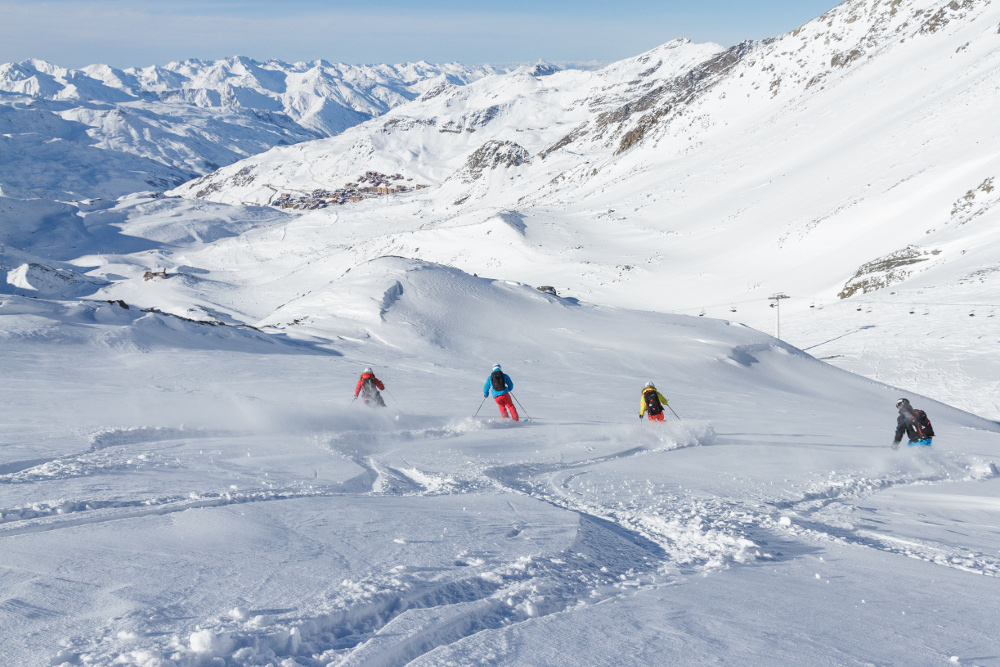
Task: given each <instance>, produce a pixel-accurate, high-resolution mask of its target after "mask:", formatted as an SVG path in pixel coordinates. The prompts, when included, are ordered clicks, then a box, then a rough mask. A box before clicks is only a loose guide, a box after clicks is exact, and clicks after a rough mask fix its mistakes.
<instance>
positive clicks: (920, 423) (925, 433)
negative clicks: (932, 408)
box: [913, 410, 934, 440]
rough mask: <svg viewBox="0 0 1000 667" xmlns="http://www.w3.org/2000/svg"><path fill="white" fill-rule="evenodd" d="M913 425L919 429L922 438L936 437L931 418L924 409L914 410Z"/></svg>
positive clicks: (918, 432) (918, 433)
mask: <svg viewBox="0 0 1000 667" xmlns="http://www.w3.org/2000/svg"><path fill="white" fill-rule="evenodd" d="M913 427H914V428H915V429H917V435H919V436H920V439H921V440H923V439H925V438H933V437H934V427H933V426H931V420H930V419H928V418H927V413H926V412H924V411H923V410H914V411H913Z"/></svg>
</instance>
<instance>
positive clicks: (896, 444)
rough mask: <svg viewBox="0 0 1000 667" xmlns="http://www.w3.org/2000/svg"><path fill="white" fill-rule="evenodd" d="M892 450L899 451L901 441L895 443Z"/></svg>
mask: <svg viewBox="0 0 1000 667" xmlns="http://www.w3.org/2000/svg"><path fill="white" fill-rule="evenodd" d="M892 448H893V449H899V441H896V442H893V443H892Z"/></svg>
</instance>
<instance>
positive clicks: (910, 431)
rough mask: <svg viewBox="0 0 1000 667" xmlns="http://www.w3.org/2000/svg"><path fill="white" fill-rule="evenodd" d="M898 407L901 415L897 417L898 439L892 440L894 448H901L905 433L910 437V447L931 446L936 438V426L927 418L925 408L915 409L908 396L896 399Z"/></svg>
mask: <svg viewBox="0 0 1000 667" xmlns="http://www.w3.org/2000/svg"><path fill="white" fill-rule="evenodd" d="M896 409H898V410H899V417H898V418H897V419H896V439H895V440H893V441H892V448H893V449H899V443H900V442H901V441H902V439H903V434H904V433H905V434H906V435H907V436H909V438H910V442H909V443H908V444H909V446H910V447H930V446H931V440H933V438H934V427H933V426H931V422H930V420H929V419H927V413H925V412H924V411H923V410H914V409H913V406H911V405H910V401H909V399H906V398H901V399H899V400H898V401H896Z"/></svg>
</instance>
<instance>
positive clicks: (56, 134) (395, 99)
mask: <svg viewBox="0 0 1000 667" xmlns="http://www.w3.org/2000/svg"><path fill="white" fill-rule="evenodd" d="M493 72H494V70H493V69H492V68H489V67H466V66H463V65H457V64H452V65H440V66H439V65H429V64H427V63H408V64H402V65H375V66H354V65H339V64H331V63H328V62H325V61H317V62H315V63H296V64H287V63H282V62H279V61H269V62H267V63H259V62H256V61H254V60H251V59H249V58H244V57H234V58H229V59H226V60H221V61H216V62H204V61H199V60H189V61H185V62H181V63H171V64H169V65H167V66H166V67H147V68H141V69H127V70H119V69H115V68H112V67H108V66H107V65H93V66H90V67H86V68H84V69H82V70H71V69H66V68H62V67H57V66H55V65H52V64H50V63H46V62H44V61H40V60H29V61H25V62H22V63H7V64H4V65H0V131H2V136H0V142H2V150H3V153H4V156H5V159H4V160H3V162H2V164H0V193H2V194H5V195H7V196H14V197H55V198H74V197H76V198H80V197H97V196H102V197H118V196H121V195H124V194H127V193H129V192H135V191H137V190H143V189H159V190H163V189H166V188H170V187H173V186H176V185H178V184H180V183H182V182H184V181H187V180H189V179H191V178H193V177H195V176H197V175H200V174H205V173H208V172H211V171H213V170H215V169H218V168H219V167H220V166H223V165H226V164H230V163H232V162H234V161H236V160H240V159H242V158H245V157H247V156H250V155H254V154H257V153H260V152H262V151H264V150H267V149H269V148H271V147H273V146H279V145H286V144H295V143H299V142H301V141H306V140H310V139H316V138H318V137H324V136H331V135H335V134H337V133H339V132H342V131H343V130H345V129H346V128H348V127H352V126H354V125H357V124H358V123H361V122H363V121H365V120H368V119H370V118H372V117H374V116H378V115H381V114H383V113H385V112H386V111H388V110H389V109H391V108H393V107H395V106H398V105H399V104H402V103H405V102H407V101H409V100H412V99H414V98H415V97H417V96H419V95H420V94H422V93H424V92H426V91H427V90H431V89H434V88H436V87H440V86H442V85H463V84H465V83H468V82H470V81H474V80H476V79H478V78H481V77H483V76H486V75H489V74H492V73H493Z"/></svg>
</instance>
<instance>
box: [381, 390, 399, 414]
mask: <svg viewBox="0 0 1000 667" xmlns="http://www.w3.org/2000/svg"><path fill="white" fill-rule="evenodd" d="M385 393H387V394H389V398H391V399H392V402H393V403H395V404H396V407H397V408H399V409H400V410H402V409H403V406H401V405H400V404H399V401H397V400H396V397H395V396H393V395H392V392H391V391H389V390H388V389H386V390H385Z"/></svg>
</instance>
